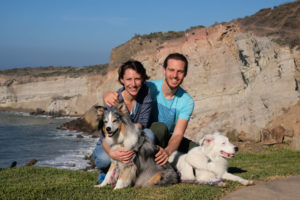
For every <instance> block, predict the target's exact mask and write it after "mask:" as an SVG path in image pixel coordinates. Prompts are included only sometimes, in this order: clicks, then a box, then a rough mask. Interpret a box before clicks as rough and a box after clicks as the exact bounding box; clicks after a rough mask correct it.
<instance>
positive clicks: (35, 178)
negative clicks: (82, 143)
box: [0, 148, 300, 200]
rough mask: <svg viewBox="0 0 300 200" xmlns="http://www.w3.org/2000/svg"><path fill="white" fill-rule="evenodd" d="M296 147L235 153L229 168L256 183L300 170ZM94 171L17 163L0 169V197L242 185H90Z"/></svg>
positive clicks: (182, 191) (156, 195)
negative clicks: (102, 186) (28, 165)
mask: <svg viewBox="0 0 300 200" xmlns="http://www.w3.org/2000/svg"><path fill="white" fill-rule="evenodd" d="M299 166H300V151H298V152H296V151H292V150H289V149H274V148H270V149H268V150H267V151H265V152H263V153H244V154H237V155H236V157H235V158H234V159H231V160H229V170H230V171H231V172H233V173H234V174H236V175H238V176H242V177H244V178H247V179H252V180H254V181H255V182H256V183H259V182H262V181H269V180H273V179H276V178H279V177H285V176H291V175H299V174H300V168H299ZM97 175H98V173H97V172H84V171H73V170H61V169H55V168H49V167H17V168H12V169H3V170H1V171H0V199H1V200H5V199H9V200H10V199H130V200H131V199H156V200H158V199H219V198H220V197H221V196H223V195H224V194H226V193H228V192H230V191H233V190H236V189H238V188H240V187H244V186H242V185H241V184H239V183H236V182H231V181H227V183H228V185H229V187H227V188H219V187H217V186H208V185H194V184H189V183H180V184H177V185H173V186H170V187H161V188H143V189H136V188H126V189H121V190H117V191H113V190H112V187H110V186H107V187H105V188H100V189H99V188H94V187H93V186H94V184H96V177H97Z"/></svg>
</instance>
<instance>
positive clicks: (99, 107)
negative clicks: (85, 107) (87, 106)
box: [94, 106, 106, 120]
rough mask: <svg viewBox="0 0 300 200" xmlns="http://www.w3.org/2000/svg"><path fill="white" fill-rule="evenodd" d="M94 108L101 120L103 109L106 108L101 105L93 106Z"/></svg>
mask: <svg viewBox="0 0 300 200" xmlns="http://www.w3.org/2000/svg"><path fill="white" fill-rule="evenodd" d="M94 108H95V109H96V113H97V117H98V120H102V119H103V114H104V110H105V109H106V108H105V107H103V106H94Z"/></svg>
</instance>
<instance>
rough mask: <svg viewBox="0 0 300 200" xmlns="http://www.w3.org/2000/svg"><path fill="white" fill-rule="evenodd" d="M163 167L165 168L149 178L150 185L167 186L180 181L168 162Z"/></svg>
mask: <svg viewBox="0 0 300 200" xmlns="http://www.w3.org/2000/svg"><path fill="white" fill-rule="evenodd" d="M166 165H168V166H166ZM163 167H164V168H165V169H164V170H162V171H160V172H158V173H156V174H155V175H154V176H153V177H152V179H150V181H149V184H150V185H153V186H169V185H173V184H176V183H179V182H180V177H179V174H178V173H177V172H176V170H175V169H174V168H173V167H172V166H171V165H170V164H169V163H167V164H165V165H164V166H163Z"/></svg>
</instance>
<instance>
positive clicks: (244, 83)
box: [0, 1, 300, 148]
mask: <svg viewBox="0 0 300 200" xmlns="http://www.w3.org/2000/svg"><path fill="white" fill-rule="evenodd" d="M288 5H289V6H290V7H292V8H293V11H295V12H290V13H288V14H293V17H294V18H290V17H283V19H284V20H286V21H287V22H289V20H290V21H291V20H294V19H296V20H299V17H300V16H298V15H299V14H298V13H299V12H296V11H297V10H300V2H299V1H297V2H294V3H290V4H288ZM285 6H286V5H285ZM279 8H280V9H281V7H278V8H274V9H273V10H272V9H270V10H268V12H267V13H266V14H267V15H268V16H272V13H273V12H274V13H275V11H277V10H276V9H279ZM259 14H261V12H259ZM246 19H247V21H243V20H241V19H239V20H235V21H232V22H229V23H222V24H216V25H214V26H211V27H207V28H204V27H198V28H193V29H190V30H187V31H185V32H184V35H183V36H182V37H179V38H176V39H167V40H162V39H159V38H158V39H155V38H154V39H153V38H151V39H145V38H143V36H135V37H134V38H133V39H132V40H130V41H128V42H126V43H124V44H122V45H121V46H119V47H117V48H115V49H113V51H112V53H111V62H110V67H109V69H110V70H109V71H108V72H107V73H106V74H105V75H100V74H99V75H96V74H85V75H82V76H78V77H65V76H52V77H48V78H41V77H39V78H32V77H30V76H26V77H18V76H17V75H16V76H5V75H0V94H1V95H0V108H3V109H8V108H11V109H18V110H36V109H37V108H40V109H43V110H45V111H47V112H50V111H60V110H62V111H64V114H67V115H82V114H83V113H85V111H86V110H88V109H89V108H90V107H91V106H92V105H94V104H97V103H98V104H100V105H101V104H102V94H103V92H104V91H111V90H116V89H117V88H119V87H120V85H119V83H118V82H117V68H116V67H117V66H119V65H120V64H121V63H122V62H124V61H126V60H128V59H137V60H139V61H141V62H142V63H143V64H144V66H145V67H146V69H147V72H148V74H149V75H150V76H151V79H162V78H163V74H162V64H163V61H164V59H165V57H166V56H167V55H168V54H169V53H172V52H179V53H182V54H184V55H186V57H187V58H188V60H189V69H188V74H187V77H186V79H185V80H184V83H183V88H184V89H186V90H187V91H188V92H189V93H190V94H191V96H192V97H193V99H194V101H195V108H194V113H193V116H192V119H191V120H190V124H189V127H188V130H187V132H186V133H187V137H189V138H191V139H193V140H194V141H198V140H199V139H200V138H201V137H202V136H203V135H204V134H206V133H210V132H212V131H215V130H218V131H223V132H225V133H226V132H230V133H235V134H236V135H235V136H236V137H238V135H239V134H240V133H243V138H244V139H248V140H252V141H256V142H257V141H260V138H261V131H262V130H263V129H264V128H266V126H267V125H268V124H269V123H271V122H272V121H273V120H275V119H278V118H279V117H280V116H282V115H284V114H286V110H289V109H294V108H295V106H296V107H297V105H298V104H297V102H298V101H299V79H300V75H299V74H300V72H299V71H300V47H299V43H300V42H299V41H300V40H299V41H298V40H297V39H298V38H297V35H298V37H299V35H300V29H299V28H298V26H296V27H293V26H292V28H293V29H292V31H291V32H293V40H292V41H287V40H285V41H286V42H285V43H284V44H282V43H278V38H280V37H281V36H282V35H283V36H282V38H285V39H286V38H288V37H287V34H288V33H290V32H288V31H286V32H284V33H282V34H281V35H280V34H279V35H278V34H277V33H275V32H276V30H277V32H278V30H279V29H280V28H281V27H282V26H286V23H282V24H281V26H279V25H280V24H279V25H278V24H276V26H273V25H272V26H271V27H269V28H268V27H267V26H266V25H264V26H263V27H265V30H264V31H266V30H267V31H270V30H271V32H272V33H273V32H274V34H267V33H266V32H264V31H263V30H262V29H257V27H258V26H259V25H255V24H251V26H250V25H249V18H246ZM246 19H245V20H246ZM246 22H247V23H246ZM293 22H294V21H293ZM245 24H247V25H248V26H249V27H248V28H245ZM257 30H259V31H257ZM291 43H292V45H291ZM25 79H26V80H25ZM295 109H296V108H295ZM273 128H275V127H273ZM284 128H285V129H286V130H290V127H284ZM270 130H272V128H271V129H270ZM291 131H293V133H294V135H299V134H300V133H298V132H299V130H291ZM295 146H297V145H295ZM298 146H299V145H298ZM299 148H300V147H299Z"/></svg>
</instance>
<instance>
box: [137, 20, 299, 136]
mask: <svg viewBox="0 0 300 200" xmlns="http://www.w3.org/2000/svg"><path fill="white" fill-rule="evenodd" d="M172 52H180V53H182V54H184V55H186V56H187V58H188V60H189V71H188V75H187V77H186V79H185V80H184V84H183V88H184V89H186V90H187V91H188V92H189V93H190V94H191V96H192V97H193V99H194V101H195V108H194V113H193V116H192V119H191V121H190V125H189V127H188V131H187V133H188V136H189V137H191V138H192V139H193V140H195V141H198V140H199V139H200V138H201V137H202V135H203V134H206V133H209V132H212V131H215V130H220V131H225V132H229V131H231V132H232V131H234V132H236V133H240V132H244V133H246V135H247V137H248V138H249V139H252V140H255V141H258V140H259V139H260V130H261V129H262V128H264V127H265V126H266V124H267V123H268V122H270V121H271V120H272V119H274V118H275V117H277V116H279V115H281V114H283V112H284V108H287V107H289V106H292V105H294V104H296V103H297V101H298V99H299V93H298V91H297V84H296V83H297V82H296V81H295V68H296V66H295V57H294V54H293V50H292V49H290V48H289V47H281V46H279V45H277V44H276V43H274V42H272V41H271V38H267V37H257V36H255V35H254V34H252V33H251V32H248V33H243V32H241V31H240V29H239V26H238V24H236V23H227V24H219V25H215V26H213V27H208V28H200V29H197V30H193V31H190V32H187V33H186V35H185V37H183V38H180V39H176V40H172V41H166V42H164V43H162V44H160V45H159V46H157V48H156V49H155V50H153V49H150V50H149V49H147V48H146V49H144V50H143V51H139V52H138V53H136V54H134V55H132V56H131V58H134V59H137V60H140V61H142V63H143V64H144V65H145V66H146V67H147V71H148V73H149V74H150V76H151V79H162V78H163V74H162V63H163V61H164V59H165V57H166V56H167V55H168V54H169V53H172Z"/></svg>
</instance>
